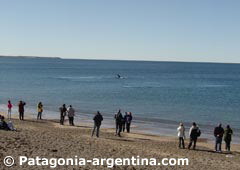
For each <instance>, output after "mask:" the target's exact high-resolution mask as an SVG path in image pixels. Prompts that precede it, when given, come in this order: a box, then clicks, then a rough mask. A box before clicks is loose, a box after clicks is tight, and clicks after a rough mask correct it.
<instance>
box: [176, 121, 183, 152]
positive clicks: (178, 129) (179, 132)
mask: <svg viewBox="0 0 240 170" xmlns="http://www.w3.org/2000/svg"><path fill="white" fill-rule="evenodd" d="M177 132H178V139H179V145H178V147H179V148H181V147H182V148H183V149H185V145H184V139H185V128H184V126H183V123H180V125H179V127H178V128H177Z"/></svg>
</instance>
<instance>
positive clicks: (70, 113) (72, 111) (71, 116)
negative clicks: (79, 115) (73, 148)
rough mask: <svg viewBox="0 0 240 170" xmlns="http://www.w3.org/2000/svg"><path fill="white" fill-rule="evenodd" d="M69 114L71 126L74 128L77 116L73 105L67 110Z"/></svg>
mask: <svg viewBox="0 0 240 170" xmlns="http://www.w3.org/2000/svg"><path fill="white" fill-rule="evenodd" d="M67 113H68V120H69V125H70V126H74V123H73V121H74V116H75V110H74V109H73V108H72V105H70V106H69V107H68V108H67Z"/></svg>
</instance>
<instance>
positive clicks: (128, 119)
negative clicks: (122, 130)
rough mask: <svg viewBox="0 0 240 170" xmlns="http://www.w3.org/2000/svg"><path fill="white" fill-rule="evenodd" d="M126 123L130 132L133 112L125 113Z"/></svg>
mask: <svg viewBox="0 0 240 170" xmlns="http://www.w3.org/2000/svg"><path fill="white" fill-rule="evenodd" d="M124 118H125V124H126V129H127V133H129V132H130V126H131V122H132V113H131V112H128V113H127V115H125V117H124Z"/></svg>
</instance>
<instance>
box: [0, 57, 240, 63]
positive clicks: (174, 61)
mask: <svg viewBox="0 0 240 170" xmlns="http://www.w3.org/2000/svg"><path fill="white" fill-rule="evenodd" d="M3 57H5V58H7V57H10V58H25V59H34V58H36V59H42V58H47V59H61V60H94V61H139V62H172V63H206V64H240V62H235V63H234V62H221V61H181V60H173V61H171V60H142V59H106V58H102V59H97V58H92V59H87V58H65V57H49V56H30V55H26V56H25V55H0V58H3Z"/></svg>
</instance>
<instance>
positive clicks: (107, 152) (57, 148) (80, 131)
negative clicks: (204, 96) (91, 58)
mask: <svg viewBox="0 0 240 170" xmlns="http://www.w3.org/2000/svg"><path fill="white" fill-rule="evenodd" d="M13 124H14V126H15V128H16V129H17V131H4V130H0V136H1V137H0V142H1V145H0V160H1V161H0V169H2V170H6V169H10V170H11V169H12V170H16V169H51V168H50V167H49V166H28V165H27V164H23V165H22V166H21V167H20V166H19V165H16V164H15V165H13V166H12V167H5V166H4V165H3V161H2V160H3V159H4V157H5V156H12V157H13V158H15V159H16V158H17V157H18V156H22V155H23V156H27V157H36V156H39V157H44V158H68V157H73V158H74V157H75V156H78V157H79V158H80V157H82V158H86V159H92V158H131V157H132V156H135V157H137V156H139V157H141V158H156V159H158V160H160V159H163V158H188V159H189V165H188V166H187V165H185V166H149V165H148V166H132V165H131V166H114V167H113V169H186V170H200V169H204V170H215V169H218V170H227V169H229V170H238V169H240V164H239V161H240V152H239V151H240V145H235V144H234V145H233V146H232V154H227V153H225V152H223V153H215V152H213V148H214V144H213V143H207V141H206V140H203V139H201V138H200V139H199V142H198V143H197V149H196V150H187V149H178V140H177V138H176V137H165V136H155V135H148V134H141V133H130V134H127V133H122V137H117V136H114V129H112V128H102V129H101V132H100V138H96V137H91V130H92V126H91V125H90V124H89V123H84V122H83V123H82V124H80V125H79V126H74V127H73V126H68V122H66V125H64V126H61V125H59V123H58V120H42V121H37V120H33V119H26V120H24V121H19V120H17V119H14V120H13ZM186 144H188V139H187V140H186ZM222 147H224V146H222ZM55 169H64V170H65V169H69V170H77V169H109V168H107V166H106V165H105V166H93V165H89V164H87V165H86V166H83V167H79V166H58V167H57V168H55Z"/></svg>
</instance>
